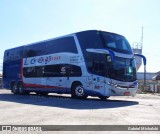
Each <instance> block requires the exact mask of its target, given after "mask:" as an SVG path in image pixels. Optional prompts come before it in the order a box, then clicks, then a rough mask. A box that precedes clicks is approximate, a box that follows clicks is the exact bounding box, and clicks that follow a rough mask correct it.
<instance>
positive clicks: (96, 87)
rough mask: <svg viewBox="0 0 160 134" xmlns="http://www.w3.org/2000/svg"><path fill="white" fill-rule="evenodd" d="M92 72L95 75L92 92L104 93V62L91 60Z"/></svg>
mask: <svg viewBox="0 0 160 134" xmlns="http://www.w3.org/2000/svg"><path fill="white" fill-rule="evenodd" d="M93 72H95V73H96V74H97V75H93V78H92V83H93V92H96V93H97V94H101V95H105V77H103V75H105V63H104V61H99V60H97V61H96V60H95V61H93Z"/></svg>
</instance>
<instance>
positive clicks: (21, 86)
mask: <svg viewBox="0 0 160 134" xmlns="http://www.w3.org/2000/svg"><path fill="white" fill-rule="evenodd" d="M17 88H18V91H19V93H20V94H24V95H25V94H29V92H27V91H26V90H25V88H24V86H23V83H19V84H18V87H17Z"/></svg>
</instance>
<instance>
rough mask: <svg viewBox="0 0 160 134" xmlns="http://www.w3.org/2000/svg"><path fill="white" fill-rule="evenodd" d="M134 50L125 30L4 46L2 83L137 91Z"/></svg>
mask: <svg viewBox="0 0 160 134" xmlns="http://www.w3.org/2000/svg"><path fill="white" fill-rule="evenodd" d="M134 56H135V55H134V53H133V51H132V48H131V46H130V44H129V43H128V41H127V40H126V38H125V37H124V36H122V35H119V34H115V33H111V32H105V31H98V30H88V31H82V32H77V33H73V34H69V35H65V36H62V37H58V38H53V39H49V40H44V41H40V42H36V43H32V44H28V45H24V46H20V47H16V48H12V49H8V50H5V52H4V60H3V87H4V88H6V89H10V90H11V91H12V93H14V94H29V93H30V92H35V93H37V94H41V95H47V94H48V93H58V94H71V96H72V97H74V98H86V97H87V96H98V97H99V98H101V99H106V98H108V97H110V96H125V95H127V96H130V95H131V96H134V95H135V94H136V91H137V87H138V83H137V78H136V61H135V58H134ZM138 56H139V55H138Z"/></svg>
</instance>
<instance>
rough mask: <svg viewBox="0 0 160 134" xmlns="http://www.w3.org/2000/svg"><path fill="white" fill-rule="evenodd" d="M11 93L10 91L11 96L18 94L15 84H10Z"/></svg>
mask: <svg viewBox="0 0 160 134" xmlns="http://www.w3.org/2000/svg"><path fill="white" fill-rule="evenodd" d="M11 91H12V93H13V94H18V93H19V91H18V89H17V85H16V84H15V83H12V84H11Z"/></svg>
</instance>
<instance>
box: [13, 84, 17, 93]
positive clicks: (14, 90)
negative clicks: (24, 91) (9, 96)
mask: <svg viewBox="0 0 160 134" xmlns="http://www.w3.org/2000/svg"><path fill="white" fill-rule="evenodd" d="M12 90H13V92H14V93H15V92H16V91H17V88H16V85H13V87H12Z"/></svg>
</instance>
